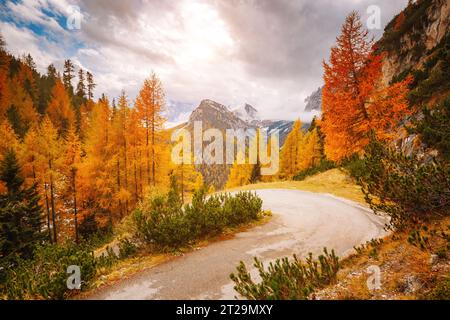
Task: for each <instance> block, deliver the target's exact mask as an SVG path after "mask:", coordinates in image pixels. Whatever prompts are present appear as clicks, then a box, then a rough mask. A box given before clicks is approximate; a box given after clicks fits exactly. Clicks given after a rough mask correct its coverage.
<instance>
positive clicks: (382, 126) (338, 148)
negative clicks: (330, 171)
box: [321, 12, 410, 161]
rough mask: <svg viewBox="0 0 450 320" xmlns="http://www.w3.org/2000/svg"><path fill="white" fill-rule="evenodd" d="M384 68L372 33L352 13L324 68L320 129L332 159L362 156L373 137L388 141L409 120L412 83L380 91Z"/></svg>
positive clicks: (404, 83)
mask: <svg viewBox="0 0 450 320" xmlns="http://www.w3.org/2000/svg"><path fill="white" fill-rule="evenodd" d="M381 62H382V56H381V55H375V52H374V46H373V40H370V39H369V37H368V31H367V30H364V29H363V26H362V24H361V21H360V18H359V16H358V14H357V13H356V12H352V13H351V14H350V15H349V16H348V17H347V18H346V20H345V23H344V25H343V26H342V29H341V34H340V35H339V37H338V38H337V43H336V46H334V47H333V48H332V49H331V55H330V61H329V62H328V63H326V62H324V69H325V73H324V80H325V86H324V89H323V93H322V95H323V97H322V106H323V118H322V122H321V128H322V131H323V133H324V134H325V155H326V156H327V157H328V158H329V159H331V160H333V161H340V160H342V159H343V158H346V157H348V156H350V155H352V154H354V153H359V152H361V151H362V149H363V148H364V146H365V145H366V144H367V143H368V141H369V135H370V134H371V132H373V133H375V134H376V135H377V137H378V138H381V139H385V138H388V137H389V136H391V133H392V132H394V131H395V130H396V128H397V125H398V124H399V122H400V121H401V120H402V119H404V117H405V116H407V115H408V114H409V109H408V105H407V100H406V94H407V92H408V84H409V82H410V79H409V78H408V79H406V80H405V81H403V82H400V83H398V84H395V85H393V86H390V87H388V88H382V87H381V83H380V77H381Z"/></svg>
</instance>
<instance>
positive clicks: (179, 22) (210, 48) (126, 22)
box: [0, 0, 407, 119]
mask: <svg viewBox="0 0 450 320" xmlns="http://www.w3.org/2000/svg"><path fill="white" fill-rule="evenodd" d="M0 3H1V4H0V32H1V34H2V35H3V37H4V39H5V40H6V42H7V48H8V50H9V51H10V52H12V53H14V54H16V55H18V54H23V53H31V54H32V56H33V57H34V59H35V61H36V63H37V65H38V68H39V70H40V71H44V70H45V69H46V67H47V66H48V64H50V63H54V64H55V65H56V66H57V67H58V68H59V69H61V67H62V63H63V61H64V59H67V58H70V59H72V60H73V61H74V62H75V63H76V64H77V65H78V66H80V67H82V68H83V69H86V70H90V71H92V72H93V73H94V77H95V81H96V83H97V84H98V86H97V88H96V94H97V95H98V94H100V93H102V92H105V93H106V94H108V95H109V96H110V97H116V96H118V95H119V93H120V91H121V90H122V89H124V90H125V91H126V92H127V94H128V96H129V98H130V101H132V100H134V98H135V96H136V94H137V92H138V90H139V87H140V85H141V84H142V82H143V80H144V79H145V78H146V77H148V75H149V74H150V72H151V71H152V70H154V71H155V72H156V73H157V74H158V75H159V77H160V78H161V79H162V81H163V85H164V88H165V90H166V95H167V100H169V101H170V102H171V103H172V104H175V105H179V106H180V108H181V109H183V110H184V113H186V110H187V109H189V106H196V105H198V103H199V101H200V100H202V99H205V98H208V99H213V100H216V101H218V102H220V103H222V104H225V105H227V106H231V107H232V108H233V107H237V106H240V105H242V104H244V103H245V102H247V103H250V104H252V105H253V106H255V107H256V108H257V109H258V110H259V111H260V113H261V114H262V116H263V117H264V118H278V119H294V118H297V117H298V116H300V115H301V112H302V110H303V108H304V99H305V98H306V97H307V96H308V95H309V94H310V93H311V92H313V91H314V90H316V89H317V88H318V87H319V86H320V85H322V66H321V64H322V60H323V59H326V58H328V55H329V49H330V47H331V46H332V45H333V43H334V40H335V37H336V36H337V35H338V33H339V28H340V26H341V25H342V23H343V21H344V19H345V16H346V15H347V14H348V13H349V12H350V11H352V10H357V11H359V12H360V14H361V17H362V19H363V22H366V21H368V17H369V16H370V14H369V13H368V12H367V10H368V9H369V10H371V9H373V8H374V7H373V6H374V5H375V6H378V8H379V9H380V18H381V29H373V30H371V32H372V34H373V35H374V36H375V37H379V36H380V35H381V33H382V29H383V28H384V26H385V25H386V23H387V22H389V21H390V19H392V17H393V16H394V15H395V14H397V13H398V12H399V11H400V10H401V9H402V8H404V7H405V6H406V3H407V0H395V1H391V0H292V1H289V0H286V1H284V0H277V1H275V0H222V1H220V0H209V1H207V0H179V1H171V0H130V1H124V0H86V1H81V0H80V1H77V0H18V1H6V0H0ZM371 6H372V7H371ZM372 12H373V11H371V12H370V13H372ZM370 21H372V22H373V20H370ZM78 27H79V28H78ZM181 113H183V112H180V114H181Z"/></svg>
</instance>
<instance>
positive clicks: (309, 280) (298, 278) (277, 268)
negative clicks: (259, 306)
mask: <svg viewBox="0 0 450 320" xmlns="http://www.w3.org/2000/svg"><path fill="white" fill-rule="evenodd" d="M323 251H324V253H323V254H322V255H320V256H319V257H318V259H317V260H314V259H313V257H312V254H311V253H310V254H309V256H308V257H307V258H306V261H305V262H302V261H301V260H299V259H298V258H297V256H295V255H294V259H293V261H290V260H289V259H288V258H283V259H277V260H276V261H275V262H271V263H270V264H269V267H268V269H267V270H265V268H264V265H263V263H262V262H261V261H260V260H259V259H258V258H254V260H255V263H254V267H255V268H256V269H257V270H258V272H259V275H260V277H261V279H262V281H261V282H259V283H255V282H254V281H253V279H252V277H251V275H250V272H249V271H248V270H247V268H246V266H245V264H244V263H243V262H242V261H241V263H240V264H239V266H238V267H237V273H236V274H234V273H232V274H231V275H230V278H231V280H233V281H234V283H235V286H234V289H235V290H236V291H237V292H238V293H239V294H240V295H242V296H243V297H245V298H247V299H250V300H306V299H308V297H309V296H310V295H311V293H313V292H314V290H315V289H318V288H322V287H324V286H326V285H328V284H330V283H332V282H334V281H335V280H336V274H337V272H338V270H339V259H338V257H336V255H335V254H334V251H331V253H328V251H327V249H326V248H324V250H323Z"/></svg>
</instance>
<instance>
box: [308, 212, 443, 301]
mask: <svg viewBox="0 0 450 320" xmlns="http://www.w3.org/2000/svg"><path fill="white" fill-rule="evenodd" d="M449 226H450V218H445V219H442V220H440V221H435V222H433V223H431V224H429V225H428V227H429V228H430V229H434V230H444V231H446V232H447V233H448V229H449ZM408 234H409V233H407V232H403V233H395V234H393V235H391V236H389V237H386V238H385V239H384V242H383V243H382V244H380V245H378V246H376V255H369V250H365V251H363V252H362V253H360V254H354V255H352V256H350V257H348V258H346V259H344V260H343V261H342V269H341V270H340V271H339V273H338V283H337V284H336V285H333V286H330V287H328V288H325V289H324V290H321V291H320V292H318V293H316V295H315V298H316V299H358V300H365V299H373V300H386V299H395V300H411V299H424V298H428V297H430V294H431V293H432V292H433V291H434V290H435V288H436V286H438V285H439V284H440V283H441V284H442V282H443V281H445V279H449V278H450V262H449V260H448V257H449V254H448V251H449V250H448V247H446V246H448V241H446V240H445V239H443V238H442V237H440V236H437V235H430V234H428V236H429V246H428V247H427V248H426V249H425V250H421V249H419V248H418V247H416V246H414V245H412V244H411V243H409V242H408V240H407V239H408ZM443 248H444V250H446V252H447V258H442V257H441V258H436V256H434V259H433V260H434V261H433V260H432V255H435V253H436V252H437V251H438V250H442V249H443ZM432 261H433V262H432ZM369 266H378V267H379V268H380V271H381V289H379V290H369V288H368V285H367V280H368V279H369V277H370V276H371V274H370V273H369V272H368V271H367V268H368V267H369ZM447 281H448V280H447ZM441 294H442V291H441ZM448 294H450V293H448V292H447V296H448Z"/></svg>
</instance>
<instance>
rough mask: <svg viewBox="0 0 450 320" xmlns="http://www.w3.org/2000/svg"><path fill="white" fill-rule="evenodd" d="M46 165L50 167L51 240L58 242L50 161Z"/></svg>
mask: <svg viewBox="0 0 450 320" xmlns="http://www.w3.org/2000/svg"><path fill="white" fill-rule="evenodd" d="M48 167H49V169H50V204H51V208H52V222H53V240H54V242H55V243H58V232H57V229H56V212H55V196H54V190H53V173H52V170H53V169H52V161H51V160H48Z"/></svg>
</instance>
